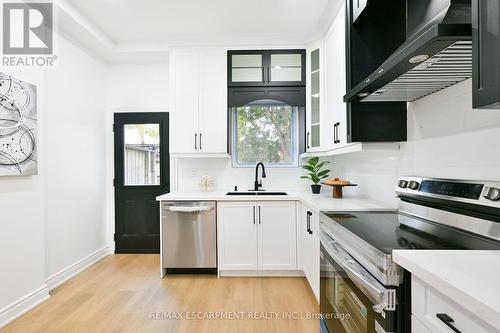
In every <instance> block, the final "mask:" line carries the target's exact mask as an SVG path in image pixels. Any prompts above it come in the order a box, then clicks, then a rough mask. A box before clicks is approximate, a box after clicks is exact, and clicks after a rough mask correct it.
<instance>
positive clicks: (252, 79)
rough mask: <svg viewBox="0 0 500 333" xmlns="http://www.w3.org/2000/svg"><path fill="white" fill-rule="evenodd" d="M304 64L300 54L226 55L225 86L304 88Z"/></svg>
mask: <svg viewBox="0 0 500 333" xmlns="http://www.w3.org/2000/svg"><path fill="white" fill-rule="evenodd" d="M305 63H306V61H305V51H304V50H237V51H228V62H227V66H228V71H227V75H228V76H227V80H228V86H230V87H245V86H246V87H248V86H305V82H306V79H305Z"/></svg>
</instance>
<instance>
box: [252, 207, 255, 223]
mask: <svg viewBox="0 0 500 333" xmlns="http://www.w3.org/2000/svg"><path fill="white" fill-rule="evenodd" d="M252 211H253V224H255V206H253V210H252Z"/></svg>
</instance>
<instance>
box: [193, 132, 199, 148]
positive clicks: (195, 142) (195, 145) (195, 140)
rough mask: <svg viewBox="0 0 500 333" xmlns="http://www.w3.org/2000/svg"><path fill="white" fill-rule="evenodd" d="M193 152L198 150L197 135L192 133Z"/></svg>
mask: <svg viewBox="0 0 500 333" xmlns="http://www.w3.org/2000/svg"><path fill="white" fill-rule="evenodd" d="M194 150H198V133H194Z"/></svg>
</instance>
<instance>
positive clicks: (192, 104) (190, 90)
mask: <svg viewBox="0 0 500 333" xmlns="http://www.w3.org/2000/svg"><path fill="white" fill-rule="evenodd" d="M170 72H171V74H170V75H171V81H170V82H171V84H170V85H171V91H172V95H171V105H172V108H171V109H172V110H171V114H172V116H171V118H170V152H171V153H195V152H197V151H198V148H199V142H198V141H199V138H198V135H199V133H198V55H197V53H196V52H188V51H186V52H178V53H177V52H176V53H173V55H172V59H171V64H170Z"/></svg>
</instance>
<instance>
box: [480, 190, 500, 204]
mask: <svg viewBox="0 0 500 333" xmlns="http://www.w3.org/2000/svg"><path fill="white" fill-rule="evenodd" d="M483 197H485V198H486V199H488V200H491V201H498V200H500V189H498V188H496V187H487V188H486V189H485V190H484V194H483Z"/></svg>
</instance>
